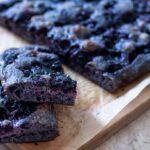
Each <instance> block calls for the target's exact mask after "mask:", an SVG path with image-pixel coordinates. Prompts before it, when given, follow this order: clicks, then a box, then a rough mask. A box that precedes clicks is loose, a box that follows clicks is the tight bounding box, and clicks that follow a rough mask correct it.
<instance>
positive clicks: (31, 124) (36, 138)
mask: <svg viewBox="0 0 150 150" xmlns="http://www.w3.org/2000/svg"><path fill="white" fill-rule="evenodd" d="M57 136H58V129H57V121H56V118H55V113H54V111H53V107H52V106H50V105H49V104H35V103H24V102H16V101H12V100H10V99H8V97H7V95H5V94H4V92H3V88H2V86H0V143H26V142H42V141H48V140H53V139H54V138H56V137H57Z"/></svg>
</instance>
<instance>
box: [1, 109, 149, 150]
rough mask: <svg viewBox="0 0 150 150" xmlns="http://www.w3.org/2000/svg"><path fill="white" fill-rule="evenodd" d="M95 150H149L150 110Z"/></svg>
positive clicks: (3, 148) (3, 149)
mask: <svg viewBox="0 0 150 150" xmlns="http://www.w3.org/2000/svg"><path fill="white" fill-rule="evenodd" d="M0 150H8V149H7V148H5V147H3V146H2V145H1V146H0ZM95 150H150V110H148V111H147V112H145V113H144V114H143V115H142V116H140V117H139V118H138V119H136V120H135V121H133V122H132V123H131V124H129V125H128V126H126V127H125V128H124V129H122V130H121V131H120V132H118V133H117V134H115V135H114V136H113V137H112V138H110V139H109V140H108V141H107V142H105V143H104V144H102V145H101V146H99V147H98V148H96V149H95Z"/></svg>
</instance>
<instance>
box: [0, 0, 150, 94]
mask: <svg viewBox="0 0 150 150" xmlns="http://www.w3.org/2000/svg"><path fill="white" fill-rule="evenodd" d="M27 2H28V3H32V6H37V5H35V1H30V2H29V1H26V3H27ZM41 3H44V0H41ZM53 4H55V7H54V5H53ZM18 5H19V6H18ZM18 5H17V9H18V10H19V11H15V10H16V4H15V5H13V6H11V7H10V8H8V9H6V10H5V11H3V12H2V13H0V24H1V25H3V26H5V27H6V28H8V29H10V30H11V31H13V32H14V33H16V34H18V35H19V36H21V37H22V38H24V39H26V40H28V41H30V42H34V43H40V44H45V45H47V46H49V47H51V48H52V50H53V51H54V52H55V53H56V54H58V55H59V56H60V58H61V60H62V62H64V63H65V64H67V65H68V66H70V67H71V68H72V69H74V70H76V71H77V72H79V73H81V74H82V75H84V76H85V77H87V78H88V79H90V80H92V81H93V82H95V83H96V84H98V85H100V86H101V87H102V88H104V89H106V90H107V91H109V92H114V91H116V90H117V89H119V88H121V87H123V86H125V85H128V84H129V83H130V82H131V81H133V80H135V79H137V78H139V77H141V76H142V75H143V74H145V73H147V72H149V71H150V48H149V45H150V25H149V24H150V0H146V1H140V0H124V1H121V0H101V1H98V0H95V1H88V0H80V1H75V0H72V1H61V0H60V1H57V0H56V1H55V2H54V1H51V4H50V5H51V9H48V10H45V11H43V12H41V11H39V9H40V8H39V7H38V8H39V9H38V12H39V13H36V14H33V13H32V14H31V12H35V10H37V9H35V8H37V7H32V8H31V7H30V6H31V5H30V6H28V7H27V8H28V9H22V7H23V6H24V7H25V6H26V5H25V4H24V1H23V0H22V1H21V2H20V3H19V4H18ZM28 10H30V11H28ZM12 12H15V13H12ZM24 13H25V14H26V15H27V16H28V17H26V15H25V16H24V15H23V14H24ZM12 14H13V15H12ZM18 16H19V19H17V20H16V19H15V18H17V17H18ZM20 18H21V19H20Z"/></svg>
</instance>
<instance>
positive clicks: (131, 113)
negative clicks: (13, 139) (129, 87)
mask: <svg viewBox="0 0 150 150" xmlns="http://www.w3.org/2000/svg"><path fill="white" fill-rule="evenodd" d="M149 91H150V86H149V87H147V88H146V89H145V90H144V91H143V92H142V93H141V94H140V95H139V96H138V97H137V98H136V99H135V100H134V101H132V102H131V103H130V104H129V105H127V106H126V107H125V108H124V109H123V110H122V111H121V112H120V113H119V114H118V115H117V116H116V117H115V118H114V119H113V120H112V121H111V122H110V123H109V124H108V125H107V126H106V127H105V128H104V129H103V130H102V131H101V132H100V133H99V134H97V135H96V136H95V137H94V138H93V139H91V140H90V141H88V142H87V143H86V144H84V145H82V146H81V147H80V148H79V150H93V149H94V148H96V147H97V146H99V145H100V144H102V143H104V142H105V141H106V140H107V139H108V138H110V137H111V136H113V135H114V134H115V133H116V132H118V131H119V130H120V129H122V128H123V127H125V126H126V125H127V124H129V123H130V122H131V121H133V120H134V119H136V118H137V117H139V116H140V115H141V114H142V113H143V112H145V111H146V110H148V108H150V94H148V93H149ZM143 97H145V99H143ZM5 146H6V147H8V148H9V149H11V150H16V149H17V150H23V149H22V148H21V147H20V146H19V145H18V144H6V145H5Z"/></svg>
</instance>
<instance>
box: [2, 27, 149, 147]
mask: <svg viewBox="0 0 150 150" xmlns="http://www.w3.org/2000/svg"><path fill="white" fill-rule="evenodd" d="M0 35H1V40H0V51H1V52H2V51H3V50H4V49H7V48H10V47H20V46H23V45H25V44H26V43H25V42H24V41H22V40H21V39H20V38H18V37H16V36H14V35H13V34H11V33H9V32H8V31H6V30H4V29H3V28H0ZM64 69H65V72H66V74H68V75H70V76H71V77H72V78H73V79H75V80H77V84H78V85H77V92H78V94H77V98H76V104H75V106H73V107H71V106H61V105H57V106H55V107H56V111H57V118H58V126H59V130H60V136H59V137H57V138H56V139H55V140H53V141H49V142H45V143H38V145H35V144H7V146H8V147H9V148H11V149H12V150H16V149H17V150H34V149H36V150H76V149H85V150H93V149H94V148H95V147H96V146H97V145H98V144H100V143H102V142H104V141H105V140H106V139H107V138H109V137H110V136H111V135H113V134H114V133H115V132H116V131H118V130H119V129H121V128H122V127H124V126H125V125H126V124H128V123H129V122H130V121H132V120H133V119H134V118H136V117H138V116H139V115H140V114H141V113H142V112H143V111H145V110H146V109H148V108H150V94H149V91H150V86H149V84H150V74H147V75H145V76H144V77H143V78H141V79H139V80H138V81H136V82H134V83H131V85H129V86H128V87H126V88H124V89H120V90H119V91H118V92H116V93H114V94H111V93H108V92H106V91H104V90H103V89H101V88H100V87H98V86H96V85H95V84H94V83H92V82H90V81H88V80H87V79H85V78H83V77H82V76H80V75H79V74H77V73H75V72H73V71H72V70H70V69H68V68H67V67H64Z"/></svg>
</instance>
